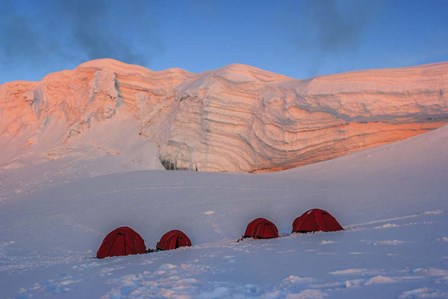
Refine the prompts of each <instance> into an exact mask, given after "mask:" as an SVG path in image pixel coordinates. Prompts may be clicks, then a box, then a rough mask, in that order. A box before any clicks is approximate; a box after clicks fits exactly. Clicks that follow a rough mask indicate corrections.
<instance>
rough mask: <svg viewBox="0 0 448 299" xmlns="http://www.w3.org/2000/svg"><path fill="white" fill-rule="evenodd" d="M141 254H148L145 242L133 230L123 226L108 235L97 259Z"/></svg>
mask: <svg viewBox="0 0 448 299" xmlns="http://www.w3.org/2000/svg"><path fill="white" fill-rule="evenodd" d="M139 253H146V245H145V241H144V240H143V239H142V237H141V236H140V235H139V234H138V233H137V232H136V231H134V230H133V229H132V228H129V227H127V226H123V227H119V228H117V229H114V230H113V231H111V232H110V233H109V234H107V236H106V237H105V238H104V240H103V243H101V246H100V248H99V249H98V252H97V253H96V257H97V258H99V259H102V258H105V257H108V256H121V255H128V254H139Z"/></svg>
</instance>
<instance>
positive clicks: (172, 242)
mask: <svg viewBox="0 0 448 299" xmlns="http://www.w3.org/2000/svg"><path fill="white" fill-rule="evenodd" d="M184 246H186V247H189V246H191V241H190V239H189V238H188V237H187V235H186V234H184V233H183V232H182V231H180V230H171V231H169V232H167V233H166V234H164V235H163V236H162V238H160V241H159V242H158V243H157V250H170V249H176V248H179V247H184Z"/></svg>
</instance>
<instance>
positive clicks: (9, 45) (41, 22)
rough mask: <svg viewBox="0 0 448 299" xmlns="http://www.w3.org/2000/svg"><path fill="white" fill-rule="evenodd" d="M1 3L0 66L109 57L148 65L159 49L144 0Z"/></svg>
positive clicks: (157, 37) (148, 9) (36, 65)
mask: <svg viewBox="0 0 448 299" xmlns="http://www.w3.org/2000/svg"><path fill="white" fill-rule="evenodd" d="M36 2H37V1H31V0H28V1H27V0H17V1H8V0H6V1H1V2H0V68H5V69H6V68H10V67H12V66H17V67H20V65H24V64H26V65H28V66H33V67H40V66H43V65H50V64H54V63H57V62H58V61H61V60H63V61H74V63H75V64H77V63H79V62H81V61H84V60H90V59H95V58H103V57H110V58H115V59H118V60H122V61H125V62H128V63H136V64H141V65H147V66H149V65H150V63H151V60H152V58H153V57H154V56H155V55H158V54H160V53H161V52H163V51H164V44H163V42H162V40H161V37H160V35H159V34H158V27H157V23H156V22H155V21H154V20H153V18H151V15H150V9H151V3H150V2H149V1H144V0H134V1H124V0H109V1H107V0H77V1H57V0H44V1H39V3H38V4H36Z"/></svg>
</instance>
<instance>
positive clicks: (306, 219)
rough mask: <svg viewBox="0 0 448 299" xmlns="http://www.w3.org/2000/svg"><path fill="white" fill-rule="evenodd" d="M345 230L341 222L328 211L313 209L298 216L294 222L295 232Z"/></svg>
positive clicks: (293, 230) (293, 228) (293, 229)
mask: <svg viewBox="0 0 448 299" xmlns="http://www.w3.org/2000/svg"><path fill="white" fill-rule="evenodd" d="M338 230H344V229H343V228H342V226H341V225H340V224H339V222H338V221H337V220H336V219H335V218H334V217H333V216H332V215H331V214H330V213H328V212H327V211H324V210H321V209H311V210H308V211H306V212H305V213H303V214H302V216H300V217H297V218H296V219H295V220H294V223H293V224H292V232H293V233H309V232H317V231H324V232H332V231H338Z"/></svg>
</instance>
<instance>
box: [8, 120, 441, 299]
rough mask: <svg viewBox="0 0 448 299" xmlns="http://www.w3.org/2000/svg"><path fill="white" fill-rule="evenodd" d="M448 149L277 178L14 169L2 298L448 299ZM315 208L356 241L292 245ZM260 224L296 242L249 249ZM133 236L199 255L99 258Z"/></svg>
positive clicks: (341, 235) (305, 239) (68, 161)
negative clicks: (107, 245) (180, 238)
mask: <svg viewBox="0 0 448 299" xmlns="http://www.w3.org/2000/svg"><path fill="white" fill-rule="evenodd" d="M92 138H93V137H92ZM108 140H110V139H108ZM89 141H90V139H88V138H87V139H86V144H89ZM103 146H106V144H103ZM142 146H143V147H144V146H149V145H142ZM447 146H448V127H442V128H441V129H438V130H435V131H432V132H430V133H427V134H424V135H420V136H417V137H414V138H412V139H408V140H405V141H402V142H398V143H394V144H390V145H386V146H382V147H379V148H375V149H371V150H367V151H363V152H358V153H356V154H352V155H349V156H345V157H342V158H338V159H335V160H331V161H326V162H322V163H317V164H313V165H309V166H306V167H302V168H297V169H293V170H289V171H284V172H278V173H271V174H265V175H249V174H228V173H227V174H226V173H221V174H219V173H201V172H188V171H162V170H142V168H143V166H142V165H143V164H139V163H128V162H129V160H128V159H127V158H128V157H122V155H116V156H113V155H104V156H102V155H96V154H95V155H93V156H92V160H90V161H85V160H80V161H77V160H76V156H75V157H65V156H64V157H61V158H59V159H56V160H50V161H47V162H45V163H44V164H42V163H33V161H29V163H28V164H27V165H28V166H23V167H20V168H2V169H1V172H0V178H1V185H0V187H1V188H0V190H2V194H6V195H7V196H4V198H3V200H2V201H0V233H1V234H0V288H1V290H2V295H1V297H2V298H325V299H327V298H360V297H362V298H448V250H447V249H448V247H447V246H448V242H447V239H448V235H447V232H446V228H447V227H448V217H447V216H448V201H447V200H446V199H447V196H448V184H447V179H446V178H447V177H448V167H447V166H448V152H447V151H446V148H447ZM107 148H114V149H117V150H119V149H118V146H117V145H112V144H108V145H107ZM79 150H82V149H79ZM140 153H142V154H143V153H145V151H141V152H140ZM146 153H152V154H151V155H156V154H157V151H156V150H148V151H147V152H146ZM114 158H116V159H114ZM122 158H123V159H122ZM102 159H106V160H102ZM117 159H118V160H117ZM145 159H147V161H153V157H145ZM117 161H119V162H117ZM121 163H124V164H125V165H127V166H126V167H119V166H120V165H122V164H121ZM99 165H100V166H102V167H104V168H103V169H97V168H98V167H99ZM108 165H109V166H110V169H108V167H107V166H108ZM153 166H154V167H159V165H156V164H154V165H153ZM50 174H51V175H50ZM30 184H31V186H30ZM3 192H5V193H3ZM315 207H317V208H323V209H326V210H328V211H329V212H330V213H332V214H333V215H334V216H335V217H336V218H337V219H338V221H339V222H340V223H341V224H342V225H343V226H344V227H345V228H346V230H345V231H342V232H332V233H322V232H321V233H314V234H305V235H301V234H290V231H291V224H292V222H293V220H294V218H295V217H297V216H300V215H301V214H302V213H304V212H305V211H307V210H308V209H310V208H315ZM256 217H265V218H267V219H269V220H271V221H273V222H274V223H275V224H276V225H277V227H278V228H279V233H280V234H281V235H282V237H280V238H277V239H269V240H244V241H242V242H238V243H237V242H236V240H237V239H238V238H239V237H240V236H241V234H242V233H243V232H244V229H245V227H246V225H247V223H248V222H249V221H250V220H252V219H254V218H256ZM123 225H127V226H130V227H132V228H134V229H135V230H136V231H137V232H139V233H140V234H141V235H142V237H143V238H144V239H145V242H146V245H147V246H148V247H151V248H154V247H155V244H156V242H157V241H158V240H159V238H160V237H161V236H162V234H163V233H165V232H166V231H168V230H170V229H181V230H182V231H184V232H185V233H186V234H187V235H188V236H189V237H190V239H191V240H192V243H193V245H194V246H193V247H191V248H181V249H177V250H174V251H164V252H156V253H149V254H144V255H133V256H126V257H113V258H106V259H103V260H98V259H96V258H95V254H96V250H97V249H98V247H99V245H100V244H101V241H102V239H103V238H104V236H105V235H106V234H107V233H108V232H110V231H111V230H112V229H114V228H116V227H119V226H123Z"/></svg>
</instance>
